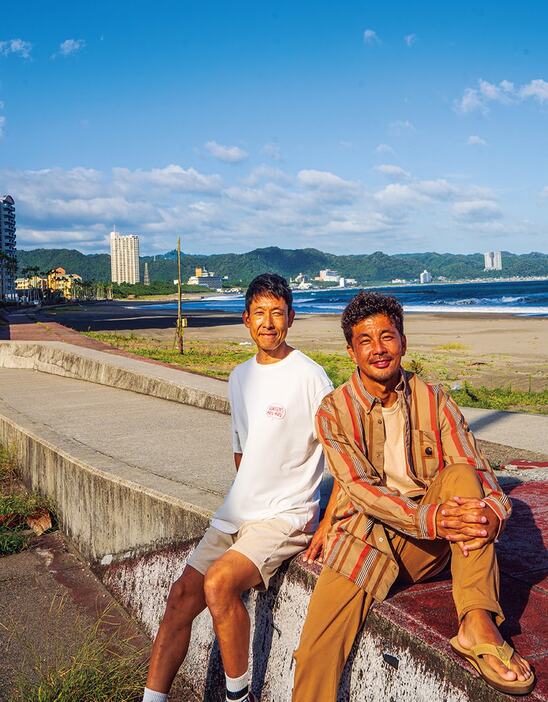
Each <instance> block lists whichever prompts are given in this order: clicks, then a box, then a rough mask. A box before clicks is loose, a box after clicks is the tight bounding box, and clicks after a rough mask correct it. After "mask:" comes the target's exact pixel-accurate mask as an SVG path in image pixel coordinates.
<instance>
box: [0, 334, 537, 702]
mask: <svg viewBox="0 0 548 702" xmlns="http://www.w3.org/2000/svg"><path fill="white" fill-rule="evenodd" d="M9 345H10V347H12V348H11V349H9V350H4V347H5V346H6V345H5V344H0V368H3V370H1V371H0V387H2V392H1V393H0V394H1V399H0V441H1V442H2V443H4V444H6V445H10V446H11V447H13V450H14V452H15V453H16V456H17V460H18V462H19V464H20V466H21V468H22V470H23V474H24V477H25V480H26V482H27V483H28V484H29V485H30V486H32V487H33V488H34V489H37V490H39V491H40V492H41V493H43V494H46V495H48V496H50V497H51V498H52V499H53V500H54V502H55V503H56V505H57V508H58V512H59V516H60V521H61V526H62V528H63V530H64V531H65V532H66V533H67V535H68V536H69V537H70V539H71V540H72V542H73V543H74V544H75V546H76V547H77V548H78V550H79V552H80V553H81V554H82V555H83V556H84V558H85V559H87V560H88V561H89V562H90V564H91V565H92V567H93V569H94V571H95V572H96V573H97V574H98V576H99V577H100V578H101V580H102V581H103V582H104V583H105V585H106V586H107V587H108V588H109V590H110V591H111V592H112V593H113V594H114V595H115V597H116V598H117V599H118V600H119V601H120V602H121V603H122V604H123V605H124V606H125V607H126V609H127V610H128V611H129V612H131V613H132V614H133V616H134V617H135V618H136V619H137V620H138V621H139V622H141V623H142V625H143V626H144V628H145V629H146V631H147V633H148V634H149V635H150V636H153V635H154V633H155V631H156V629H157V627H158V624H159V620H160V617H161V615H162V612H163V609H164V606H165V601H166V597H167V593H168V591H169V587H170V585H171V583H172V582H173V581H174V580H175V579H176V578H177V577H178V575H180V573H181V572H182V570H183V568H184V564H185V562H186V558H187V556H188V554H189V553H190V551H191V550H192V548H193V547H194V545H195V544H196V542H197V541H198V539H199V538H200V537H201V535H202V534H203V532H204V530H205V528H206V526H207V523H208V520H209V517H210V515H211V513H212V511H214V510H215V509H216V507H217V506H218V504H219V502H220V500H221V499H222V493H223V492H224V491H226V485H228V484H229V482H230V476H231V475H232V473H231V470H232V469H231V467H230V466H229V465H228V464H222V465H221V464H220V463H219V464H218V467H215V468H214V470H213V471H212V468H211V465H209V464H210V463H211V455H212V453H213V454H214V453H215V452H216V451H217V452H218V453H222V454H223V455H224V454H225V453H228V450H229V449H228V447H227V446H224V444H222V445H221V444H220V443H218V447H217V448H215V446H216V445H217V444H216V443H215V442H219V441H220V440H219V437H222V436H224V433H227V436H228V421H229V420H228V417H227V416H226V413H225V409H223V405H222V404H219V405H218V406H217V407H216V408H215V411H214V412H208V411H206V410H204V409H200V410H197V409H194V408H192V407H189V405H192V403H191V402H188V400H189V399H191V398H193V397H199V396H198V395H193V394H191V393H187V394H186V395H185V394H184V393H183V394H181V395H178V394H177V393H174V394H171V393H172V390H171V385H172V384H173V383H174V381H173V379H172V376H171V373H175V374H176V375H177V378H178V381H179V384H180V385H184V383H185V382H186V380H187V378H186V376H190V378H189V380H188V382H189V383H193V384H194V385H192V386H190V388H191V389H192V390H198V391H200V392H201V393H206V394H207V393H210V394H211V395H217V396H218V397H221V395H220V392H221V389H223V388H226V384H225V383H219V384H218V385H216V383H218V381H212V384H208V383H207V382H206V381H209V379H201V378H199V377H196V378H195V377H194V376H192V375H191V374H184V373H181V371H176V370H172V369H169V368H163V367H157V366H152V367H151V366H150V364H145V363H144V362H143V363H142V365H143V366H146V368H145V370H146V371H147V373H146V376H145V377H144V378H143V379H141V380H140V381H139V383H140V384H138V387H139V388H141V390H139V393H140V394H141V397H139V396H132V393H128V392H125V388H124V386H125V385H126V384H129V385H131V383H132V380H131V378H132V375H131V374H134V375H136V376H139V375H140V373H141V370H142V368H141V362H139V361H134V360H133V359H126V358H122V359H121V360H120V359H119V358H118V357H114V356H113V360H111V359H110V358H108V359H107V360H106V361H105V365H106V366H109V369H105V368H101V367H100V366H101V362H102V361H101V356H104V355H106V354H98V356H97V355H96V354H97V352H93V353H92V352H91V351H90V350H87V349H84V350H81V349H78V350H77V351H73V350H71V349H68V350H67V349H66V348H64V347H66V346H67V345H66V344H56V343H55V342H52V343H51V344H39V345H34V344H19V343H17V344H14V343H10V344H9ZM32 346H38V347H39V348H36V349H34V350H33V349H32V348H29V347H32ZM59 346H61V348H59ZM67 354H69V355H68V356H67ZM73 355H74V356H76V357H78V358H81V359H83V360H82V361H78V360H76V359H75V358H74V357H73ZM10 364H12V365H10ZM17 364H20V365H17ZM21 368H23V369H27V370H17V369H21ZM38 368H40V369H42V370H45V371H46V373H47V374H48V375H53V376H62V377H61V378H49V379H48V378H47V376H46V375H44V374H42V373H40V374H34V373H32V372H31V370H30V369H34V370H36V369H38ZM112 368H114V370H112ZM158 368H160V370H158ZM9 369H13V370H9ZM10 373H11V374H13V375H12V376H10V375H9V374H10ZM164 373H165V375H164ZM150 376H152V377H153V379H158V378H159V382H158V384H157V385H156V386H155V387H156V391H155V392H160V390H159V389H158V388H163V389H161V393H164V392H165V396H164V395H161V394H160V395H158V394H154V395H153V396H152V397H150V396H149V397H146V398H145V397H142V396H143V395H147V394H148V393H146V392H144V390H145V389H146V388H147V384H148V383H149V382H150ZM10 377H12V378H13V380H12V382H11V384H10V382H8V381H9V378H10ZM75 377H76V378H80V379H82V380H86V381H87V383H82V382H80V381H79V380H74V378H75ZM94 377H95V378H98V380H92V378H94ZM45 380H46V381H47V382H44V381H45ZM37 381H42V382H37ZM202 381H204V383H203V385H200V383H201V382H202ZM2 383H3V384H2ZM113 383H119V385H114V388H121V389H111V388H112V387H113ZM23 385H25V386H26V388H27V392H28V393H29V397H31V399H32V401H29V402H27V403H26V404H25V403H24V402H23V400H22V399H21V395H22V394H23V393H22V390H21V389H20V388H22V387H23ZM27 386H28V387H27ZM104 386H109V387H108V388H105V387H104ZM130 389H131V390H133V391H135V388H133V387H131V388H130ZM225 392H226V390H225ZM10 393H11V394H10ZM52 395H53V398H52V399H51V412H55V406H56V403H58V404H59V406H60V407H61V406H62V405H64V404H67V403H69V404H70V403H71V402H72V403H74V404H73V405H72V406H71V407H70V411H69V412H67V413H66V417H68V418H69V420H70V421H69V423H68V424H67V422H65V420H64V418H57V423H54V421H53V419H52V420H51V421H49V422H48V423H46V422H45V421H44V416H46V415H47V412H46V413H44V412H42V413H39V412H38V409H36V408H33V404H34V405H36V407H39V406H40V405H41V403H43V402H48V401H49V398H50V397H51V396H52ZM167 395H169V397H168V396H167ZM91 396H96V401H95V404H92V402H91V399H90V398H91ZM128 397H129V399H130V400H131V403H129V402H125V403H124V398H128ZM75 398H77V399H78V402H76V400H75ZM84 398H85V399H86V402H87V403H88V404H86V405H85V406H83V399H84ZM117 398H118V399H117ZM160 398H161V399H160ZM179 398H185V399H179ZM168 399H169V400H170V402H165V401H164V400H168ZM223 399H224V400H225V402H226V398H223ZM200 401H201V400H200ZM116 402H118V405H116ZM144 403H148V404H146V408H144V409H143V404H144ZM117 406H119V407H120V410H119V411H120V412H122V413H126V414H125V416H124V422H126V424H127V425H128V426H129V424H133V425H136V426H137V436H138V441H139V442H140V445H139V450H140V451H142V453H143V455H144V456H145V457H146V461H145V460H143V461H141V462H138V461H137V460H136V459H135V458H132V459H131V460H129V458H128V459H127V460H125V461H122V460H121V458H120V452H118V453H116V452H115V451H114V445H115V444H119V443H120V441H121V438H122V437H121V435H120V433H121V428H120V427H123V425H124V422H121V423H118V424H116V423H115V422H114V419H109V415H108V412H106V408H107V407H108V408H109V412H115V411H116V408H117ZM135 408H136V409H135ZM139 409H140V410H141V413H140V414H139V413H138V410H139ZM133 412H134V413H135V414H132V413H133ZM154 413H157V414H158V416H161V417H162V418H163V417H167V416H171V415H172V416H173V418H174V421H173V426H175V427H177V426H181V424H183V425H184V421H183V420H185V418H187V417H188V422H189V423H190V424H191V425H192V434H191V435H190V436H189V439H188V441H189V442H194V443H195V444H196V447H195V450H194V449H193V451H194V452H193V453H192V457H190V454H188V456H187V454H184V456H187V457H184V459H183V460H182V461H181V465H180V468H179V473H180V476H179V477H180V479H179V480H178V481H176V480H175V477H174V476H173V473H170V472H169V471H168V470H167V469H166V470H164V472H163V473H162V472H161V471H160V468H159V466H162V465H164V464H165V465H167V463H168V460H169V452H168V451H167V449H168V448H169V447H167V446H166V439H165V436H169V434H167V435H165V436H164V435H163V434H162V437H163V438H162V439H161V440H160V441H157V440H155V437H154V427H153V426H152V424H151V419H150V416H151V415H152V414H154ZM192 413H198V415H200V417H202V416H203V419H199V418H197V416H196V415H195V414H192ZM64 416H65V415H64ZM64 416H63V417H64ZM67 421H68V420H67ZM79 421H80V422H82V421H83V422H86V423H90V424H91V425H92V429H93V431H88V433H87V434H85V432H80V429H79V424H78V422H79ZM162 421H165V420H164V419H162ZM70 422H72V423H70ZM202 425H203V426H202ZM95 426H97V427H100V428H101V429H100V430H101V431H102V432H103V433H104V441H103V442H102V443H101V442H100V443H99V444H98V445H91V444H90V443H89V442H87V440H86V438H85V436H89V435H91V434H96V431H95V429H94V428H95ZM159 430H160V428H159V429H158V431H159ZM227 441H228V439H227ZM208 442H209V443H212V442H213V443H214V444H215V445H214V446H213V447H211V446H208V445H207V444H208ZM219 447H220V448H219ZM206 449H209V450H210V453H207V452H206ZM177 452H179V448H178V447H177ZM211 452H212V453H211ZM216 466H217V464H216ZM207 470H209V471H210V474H207V475H206V471H207ZM210 475H211V477H210ZM204 476H205V477H204ZM502 477H503V481H504V482H505V484H506V485H507V487H508V489H513V490H514V493H513V497H514V495H517V496H518V498H517V499H516V501H515V504H516V506H519V504H522V505H524V507H522V511H521V512H519V511H518V516H519V515H521V516H519V519H518V521H517V525H518V530H519V529H522V532H523V534H526V535H527V544H526V545H525V546H523V544H521V545H519V549H516V548H515V547H514V551H512V550H511V548H510V547H509V546H508V544H509V543H510V541H511V539H512V538H516V532H514V535H513V536H512V532H511V531H510V530H507V531H506V532H505V534H504V535H503V539H502V543H501V548H502V552H503V555H504V556H505V558H506V562H507V563H508V564H509V565H508V566H505V568H506V571H504V569H503V576H504V577H505V578H506V587H507V588H508V587H509V585H508V583H509V582H510V580H511V582H510V589H507V592H509V593H511V599H512V600H514V601H515V602H518V603H519V602H521V600H523V601H527V602H528V603H529V602H532V601H533V594H534V590H535V588H536V590H538V591H539V592H540V590H539V587H540V586H537V585H535V588H533V589H532V590H531V587H530V586H529V589H528V590H527V591H526V593H527V597H526V596H525V594H523V593H522V590H520V588H522V583H521V581H518V580H517V575H516V574H515V573H517V572H521V571H519V569H518V568H517V566H516V565H515V564H516V563H521V561H520V560H519V559H520V558H521V559H522V560H523V561H527V562H529V570H528V571H527V572H526V579H528V580H527V582H528V583H530V584H531V585H533V584H536V583H537V582H538V578H537V571H539V567H540V566H541V564H540V562H539V561H538V558H537V561H535V562H534V563H532V561H533V560H534V557H531V554H535V553H538V550H539V545H538V536H535V532H534V530H533V527H534V520H533V521H531V520H532V517H531V516H530V515H531V513H532V510H533V508H534V509H535V510H537V509H538V507H537V506H536V502H535V499H536V497H535V495H536V493H535V492H534V491H533V490H532V489H531V491H530V492H528V489H529V486H533V487H534V485H535V483H533V482H531V483H528V482H527V481H528V480H532V481H535V480H537V479H538V478H537V477H536V476H535V475H533V471H522V472H519V473H518V472H516V473H507V474H505V475H503V476H502ZM206 478H207V479H206ZM209 483H214V485H215V491H211V490H207V489H206V488H205V485H206V484H209ZM537 485H538V483H537ZM516 486H517V487H516ZM539 487H540V486H539ZM529 505H533V506H532V507H529ZM520 520H521V521H520ZM539 528H540V526H539ZM522 532H519V533H520V534H521V533H522ZM535 539H536V540H535ZM518 544H519V542H518ZM528 547H530V548H531V552H530V553H529V551H527V548H528ZM512 568H514V570H512ZM519 568H521V570H523V567H522V566H521V565H519ZM317 572H318V570H317V568H309V567H305V566H303V565H302V564H301V563H300V562H299V561H298V560H294V561H293V562H291V563H290V564H287V565H286V566H285V568H284V569H282V572H280V573H279V574H278V575H277V576H276V578H275V580H274V583H273V587H272V589H271V590H269V591H268V592H267V593H251V594H250V595H249V598H248V600H247V606H248V608H249V611H250V616H251V620H252V625H253V628H252V667H253V685H254V689H255V691H256V692H260V694H261V700H262V702H274V700H276V701H280V702H289V700H290V690H291V682H292V676H293V670H292V667H293V662H292V652H293V650H294V648H295V647H296V646H297V643H298V639H299V635H300V631H301V629H302V625H303V622H304V617H305V614H306V609H307V605H308V601H309V598H310V594H311V591H312V588H313V586H314V583H315V580H316V577H317ZM506 572H507V573H508V574H506ZM539 572H540V571H539ZM509 579H510V580H509ZM523 587H525V586H523ZM529 591H530V592H529ZM523 592H525V590H524V591H523ZM542 592H544V590H542ZM520 598H521V599H520ZM535 606H536V605H535ZM516 611H517V614H516V617H517V618H518V619H517V620H516V622H515V626H517V629H515V631H518V630H519V627H520V626H521V625H522V622H523V628H524V629H526V628H527V627H531V626H534V622H536V621H545V620H546V618H545V617H543V615H542V614H538V613H537V612H536V610H535V611H533V610H531V611H530V610H529V609H527V608H526V607H525V605H524V606H523V608H522V609H521V610H516ZM455 626H456V622H455V617H454V613H453V608H452V603H451V594H450V587H449V585H448V583H447V581H446V580H443V579H442V580H439V581H435V582H432V583H426V584H424V585H419V586H415V587H414V588H411V589H408V590H406V591H405V592H404V593H397V594H395V595H394V596H393V597H391V598H390V599H389V600H388V601H386V602H385V603H383V604H382V605H375V606H374V607H373V609H372V612H371V614H370V617H369V618H368V624H367V627H366V630H365V631H364V632H363V633H362V635H361V636H360V637H359V639H358V641H357V642H356V645H355V646H354V649H353V651H352V654H351V657H350V661H349V664H348V665H347V668H346V670H345V675H344V678H343V682H342V685H341V694H340V697H339V702H342V701H343V700H345V701H350V702H358V701H359V702H361V700H368V701H369V700H370V701H372V702H389V701H390V700H392V701H393V702H415V701H418V702H432V700H436V701H437V700H444V701H447V702H472V701H474V702H475V700H479V699H481V700H485V701H486V702H494V701H497V702H502V701H503V700H506V699H507V697H506V696H504V695H502V694H500V693H497V692H496V691H494V690H493V689H491V688H488V687H487V686H486V685H485V684H484V683H482V682H481V681H480V680H479V679H478V678H477V677H474V676H473V675H471V674H470V672H469V671H468V670H467V669H466V667H465V666H464V665H463V664H462V663H461V661H460V660H458V659H457V658H455V656H454V655H453V654H452V653H451V651H450V650H449V646H448V636H449V634H451V633H453V632H454V629H455ZM539 636H540V634H539ZM518 643H519V640H518ZM522 650H523V649H522ZM524 652H525V654H526V655H529V652H528V651H524ZM183 672H184V675H185V678H186V679H187V680H188V681H189V682H190V684H191V685H192V687H193V688H194V689H195V691H196V692H197V693H198V694H199V695H202V696H203V699H204V700H205V701H206V702H217V701H219V702H221V700H222V699H223V696H222V694H221V691H222V683H223V673H222V666H221V664H220V658H219V652H218V649H217V646H216V644H215V642H214V636H213V632H212V627H211V622H210V617H209V615H208V613H207V612H205V613H203V614H202V615H200V617H199V618H198V620H197V621H196V624H195V626H194V628H193V639H192V644H191V648H190V651H189V655H188V658H187V661H186V662H185V666H184V670H183ZM529 699H534V700H543V701H544V702H546V700H547V699H548V696H547V694H546V689H545V688H540V687H539V688H537V690H536V691H535V692H534V693H533V695H531V696H530V698H529Z"/></svg>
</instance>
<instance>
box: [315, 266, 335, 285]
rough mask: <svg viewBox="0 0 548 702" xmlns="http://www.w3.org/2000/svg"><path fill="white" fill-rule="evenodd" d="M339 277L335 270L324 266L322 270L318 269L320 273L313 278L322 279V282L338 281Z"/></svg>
mask: <svg viewBox="0 0 548 702" xmlns="http://www.w3.org/2000/svg"><path fill="white" fill-rule="evenodd" d="M339 277H340V276H339V274H338V273H337V271H331V270H329V268H325V269H324V270H323V271H320V275H319V276H317V277H316V278H315V280H323V282H324V283H338V282H339Z"/></svg>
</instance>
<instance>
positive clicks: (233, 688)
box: [225, 670, 249, 702]
mask: <svg viewBox="0 0 548 702" xmlns="http://www.w3.org/2000/svg"><path fill="white" fill-rule="evenodd" d="M225 678H226V699H227V702H244V700H247V696H248V693H249V670H246V671H245V673H244V674H243V675H240V677H239V678H229V677H228V675H225Z"/></svg>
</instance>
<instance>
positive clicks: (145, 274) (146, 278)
mask: <svg viewBox="0 0 548 702" xmlns="http://www.w3.org/2000/svg"><path fill="white" fill-rule="evenodd" d="M143 283H144V284H145V285H150V275H149V274H148V263H147V262H146V261H145V270H144V272H143Z"/></svg>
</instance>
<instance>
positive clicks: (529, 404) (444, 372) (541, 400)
mask: <svg viewBox="0 0 548 702" xmlns="http://www.w3.org/2000/svg"><path fill="white" fill-rule="evenodd" d="M87 336H89V337H91V338H93V339H98V340H100V341H103V342H105V343H107V344H111V345H112V346H115V347H117V348H120V349H124V350H126V351H130V352H132V353H134V354H136V355H138V356H142V357H144V358H153V359H155V360H157V361H164V362H166V363H174V364H176V365H178V366H180V367H181V368H184V369H185V370H189V371H193V372H195V373H201V374H203V375H207V376H210V377H213V378H221V379H226V378H228V376H229V375H230V372H231V370H232V369H233V368H234V367H235V366H236V365H238V364H239V363H243V361H247V360H248V359H249V358H251V357H252V356H253V354H254V353H255V347H254V346H241V345H240V344H238V343H235V342H228V341H213V342H205V341H194V340H193V341H186V342H185V353H184V355H182V356H181V355H180V354H179V353H178V352H177V351H176V350H175V349H174V348H173V347H172V346H168V345H167V344H166V343H165V342H160V341H154V340H151V339H149V338H147V337H139V336H136V335H135V334H131V335H123V334H116V333H112V332H110V333H108V332H87ZM465 348H466V347H465V346H464V345H463V344H459V343H450V344H444V345H443V347H438V349H442V350H439V351H438V352H437V353H436V352H422V353H421V352H410V353H408V354H407V356H406V357H405V359H404V364H403V365H404V367H405V368H406V369H407V370H410V371H413V372H414V373H417V375H420V376H421V377H422V378H424V379H425V380H427V381H429V382H439V383H442V384H443V385H444V387H445V388H446V389H449V388H450V387H451V385H452V383H453V382H454V380H455V378H466V377H468V378H469V377H470V376H472V377H473V376H474V373H476V372H477V370H476V367H477V364H476V365H474V364H472V365H470V361H469V360H468V359H467V358H464V357H462V356H460V355H458V356H457V357H455V356H454V355H453V354H448V353H447V351H457V350H464V349H465ZM303 352H304V353H307V354H308V355H309V356H310V357H311V358H313V359H314V360H315V361H316V362H317V363H319V364H320V365H321V366H323V367H324V368H325V371H326V373H327V375H328V376H329V377H330V379H331V381H332V382H333V384H334V385H335V387H337V386H338V385H340V384H341V383H343V382H345V381H346V380H348V378H349V377H350V375H351V374H352V372H353V370H354V365H353V364H352V361H351V360H350V358H349V357H348V356H347V355H346V354H336V353H325V352H320V351H315V350H312V349H306V348H303ZM493 363H494V361H493V360H492V359H490V358H488V359H486V360H485V361H482V364H481V365H482V366H484V367H485V366H487V367H489V368H491V366H492V364H493ZM530 386H531V383H530ZM451 395H452V396H453V397H454V398H455V400H456V401H457V402H458V403H459V404H461V405H463V406H468V407H483V408H485V409H507V410H517V411H520V412H534V413H539V414H548V391H546V390H543V391H540V392H534V391H532V390H531V387H529V391H519V390H512V389H510V388H501V387H498V388H497V387H496V388H487V387H484V386H481V387H477V388H476V387H474V386H473V385H472V384H466V385H465V386H464V387H463V389H462V390H451Z"/></svg>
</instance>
